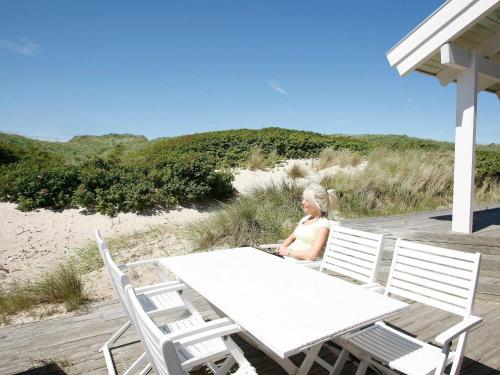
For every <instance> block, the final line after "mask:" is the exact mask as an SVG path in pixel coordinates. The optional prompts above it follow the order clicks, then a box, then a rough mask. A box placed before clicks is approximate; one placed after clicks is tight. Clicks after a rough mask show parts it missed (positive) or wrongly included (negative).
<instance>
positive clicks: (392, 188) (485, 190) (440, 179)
mask: <svg viewBox="0 0 500 375" xmlns="http://www.w3.org/2000/svg"><path fill="white" fill-rule="evenodd" d="M328 155H329V156H331V155H333V156H336V153H335V152H333V153H332V152H331V151H328ZM341 155H343V156H342V157H343V158H344V159H343V160H346V159H347V160H349V161H352V160H360V158H361V157H363V158H364V159H366V161H367V163H368V165H367V167H366V168H364V169H362V170H360V171H358V172H356V173H349V172H343V173H338V174H335V175H333V176H330V177H327V178H325V179H323V181H322V185H323V186H325V188H327V189H329V188H333V189H334V190H335V191H336V194H337V199H336V205H337V206H336V207H335V212H336V213H337V214H338V215H339V216H340V217H342V218H357V217H363V216H378V215H391V214H401V213H408V212H415V211H422V210H433V209H436V208H443V207H449V206H450V205H451V203H452V184H453V152H452V151H450V150H444V149H442V150H433V151H429V150H422V149H413V150H407V151H405V152H400V151H396V150H393V151H389V150H375V151H372V152H370V153H369V154H367V155H361V154H357V155H356V154H355V153H352V152H350V153H347V152H342V154H341ZM335 160H339V159H337V158H336V157H332V158H331V161H330V162H331V163H333V165H335ZM488 160H490V161H489V163H492V164H493V165H494V163H493V162H492V161H491V159H488ZM493 160H494V159H493ZM330 162H329V163H330ZM338 163H342V161H338ZM479 163H481V161H479V162H478V164H479ZM349 164H352V163H351V162H349ZM489 165H491V164H489ZM479 166H481V164H479ZM483 168H484V167H483ZM484 170H485V172H484V173H485V174H486V175H487V176H488V177H487V178H482V179H476V193H475V201H476V202H477V203H481V202H493V201H499V200H500V179H498V171H499V169H494V168H492V169H491V170H490V171H489V172H487V169H486V168H484ZM495 171H496V172H495ZM495 173H496V175H495ZM302 190H303V188H299V186H297V185H296V184H282V185H272V186H269V187H266V188H260V189H258V190H256V191H255V192H253V193H251V194H249V195H246V196H243V197H241V198H240V199H237V200H234V201H232V202H230V203H226V204H223V205H222V207H221V210H219V211H218V212H216V213H215V214H214V215H213V216H212V217H210V218H208V219H206V220H205V221H204V222H202V223H201V224H197V225H196V226H193V227H192V228H191V230H190V233H191V235H192V237H193V239H194V241H195V243H196V245H197V247H198V248H217V247H227V246H241V245H244V244H249V245H257V244H262V243H267V242H275V241H276V240H278V239H283V238H286V237H287V236H288V235H289V234H290V233H291V231H292V230H293V228H294V226H295V225H296V223H297V222H298V220H299V219H300V218H301V217H302V215H303V213H302V211H301V208H300V200H301V193H302Z"/></svg>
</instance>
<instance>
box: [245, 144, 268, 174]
mask: <svg viewBox="0 0 500 375" xmlns="http://www.w3.org/2000/svg"><path fill="white" fill-rule="evenodd" d="M248 169H250V170H251V171H256V170H259V169H260V170H264V169H266V159H265V157H264V155H263V154H262V150H261V149H260V148H258V147H256V148H254V149H253V150H252V151H251V152H250V157H249V158H248Z"/></svg>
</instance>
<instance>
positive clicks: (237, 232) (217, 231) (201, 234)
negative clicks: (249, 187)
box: [188, 182, 303, 249]
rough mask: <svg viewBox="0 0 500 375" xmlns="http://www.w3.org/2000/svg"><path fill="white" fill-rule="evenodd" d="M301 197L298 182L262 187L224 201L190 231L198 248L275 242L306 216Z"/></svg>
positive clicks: (286, 234) (287, 233)
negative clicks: (231, 200)
mask: <svg viewBox="0 0 500 375" xmlns="http://www.w3.org/2000/svg"><path fill="white" fill-rule="evenodd" d="M301 197H302V189H301V188H299V187H298V186H297V185H296V184H287V183H285V182H283V183H282V184H279V185H269V186H266V187H260V188H257V189H255V190H254V191H253V192H252V193H251V194H249V195H244V196H242V197H241V198H239V199H238V200H235V201H233V202H231V203H223V204H221V206H220V209H219V210H217V211H216V212H215V213H214V215H212V216H211V217H210V218H209V219H207V220H204V221H202V222H201V223H197V224H195V225H192V226H191V227H190V228H189V229H188V231H189V234H190V236H191V238H192V239H193V241H194V244H195V248H197V249H207V248H220V247H228V246H243V245H258V244H262V243H269V242H271V243H274V242H276V241H277V240H279V239H282V238H284V237H287V236H288V235H289V234H290V233H291V231H292V230H293V228H294V227H295V225H296V223H297V222H298V221H299V220H300V218H301V217H302V216H303V213H302V209H301V205H300V202H301Z"/></svg>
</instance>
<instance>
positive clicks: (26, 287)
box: [0, 262, 88, 323]
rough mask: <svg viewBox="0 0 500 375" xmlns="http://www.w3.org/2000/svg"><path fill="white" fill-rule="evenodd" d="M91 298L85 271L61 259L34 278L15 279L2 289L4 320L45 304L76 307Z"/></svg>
mask: <svg viewBox="0 0 500 375" xmlns="http://www.w3.org/2000/svg"><path fill="white" fill-rule="evenodd" d="M87 301H88V297H87V293H86V291H85V290H84V286H83V281H82V278H81V273H80V272H79V270H78V269H77V267H75V266H74V265H73V264H72V263H70V262H66V263H60V264H58V265H57V266H56V267H55V268H54V269H52V270H50V271H47V272H46V273H45V274H43V275H42V276H41V277H40V279H38V280H36V281H32V282H24V283H12V284H10V285H7V286H6V287H2V289H0V321H2V322H4V323H5V322H8V316H9V315H12V314H16V313H19V312H21V311H26V310H30V309H32V308H34V307H36V306H38V305H41V304H52V303H62V304H64V306H65V308H66V310H67V311H73V310H75V309H77V308H78V307H79V306H81V305H83V304H84V303H85V302H87Z"/></svg>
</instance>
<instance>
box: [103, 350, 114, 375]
mask: <svg viewBox="0 0 500 375" xmlns="http://www.w3.org/2000/svg"><path fill="white" fill-rule="evenodd" d="M101 351H102V353H103V354H104V361H105V362H106V367H107V368H108V374H109V375H116V371H115V364H114V363H113V358H111V352H110V350H109V348H108V346H107V345H104V346H103V347H102V348H101Z"/></svg>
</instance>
